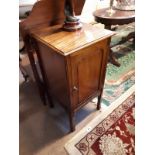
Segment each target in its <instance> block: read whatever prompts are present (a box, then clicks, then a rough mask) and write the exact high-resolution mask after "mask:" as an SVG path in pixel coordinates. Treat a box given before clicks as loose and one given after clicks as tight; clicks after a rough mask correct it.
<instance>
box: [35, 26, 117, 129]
mask: <svg viewBox="0 0 155 155" xmlns="http://www.w3.org/2000/svg"><path fill="white" fill-rule="evenodd" d="M61 26H62V25H56V26H54V27H48V28H45V29H41V30H40V31H33V32H32V36H33V42H34V44H35V49H36V52H37V55H38V57H39V61H40V62H41V64H42V70H43V72H42V73H43V77H45V78H44V81H45V83H46V86H47V89H48V92H50V96H51V97H52V99H54V100H57V101H58V102H59V103H60V104H61V105H62V106H63V107H64V108H65V109H66V111H67V113H68V116H69V121H70V130H71V131H74V130H75V112H76V111H77V110H78V109H80V108H81V107H82V106H84V105H85V104H87V103H88V102H89V101H91V100H92V99H93V98H94V97H98V99H99V100H98V103H97V109H100V101H101V95H102V91H103V86H104V79H105V72H106V65H107V60H108V55H109V43H110V37H111V36H112V35H114V34H115V33H114V32H112V31H109V30H105V29H104V27H102V26H101V27H100V28H99V27H94V26H92V25H87V24H84V27H83V30H81V31H79V32H78V33H77V32H65V31H63V29H61ZM53 36H54V37H53ZM47 38H48V39H47ZM58 45H61V46H58Z"/></svg>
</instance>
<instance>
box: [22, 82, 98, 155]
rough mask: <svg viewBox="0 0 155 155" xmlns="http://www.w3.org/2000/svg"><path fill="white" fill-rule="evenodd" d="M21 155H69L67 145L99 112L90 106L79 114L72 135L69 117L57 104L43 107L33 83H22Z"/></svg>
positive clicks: (90, 104)
mask: <svg viewBox="0 0 155 155" xmlns="http://www.w3.org/2000/svg"><path fill="white" fill-rule="evenodd" d="M19 94H20V106H19V110H20V113H19V116H20V122H19V123H20V124H19V125H20V128H19V130H20V134H19V137H20V152H19V154H20V155H67V153H66V151H65V149H64V145H65V143H66V142H67V141H68V140H70V139H71V138H72V137H73V136H74V135H75V134H76V133H77V132H78V131H80V130H81V129H82V128H83V127H85V126H86V125H87V124H88V123H89V122H90V121H91V120H92V119H93V118H95V116H96V115H98V113H99V111H97V110H96V105H95V104H94V103H89V104H87V105H86V106H85V107H83V108H82V109H81V110H80V111H79V112H78V113H77V114H76V122H77V125H76V131H75V132H73V133H69V123H68V116H67V115H66V112H65V111H64V109H62V108H61V107H60V106H59V105H58V104H57V103H55V108H54V109H50V108H49V107H47V106H43V104H42V103H41V101H40V98H39V95H38V92H37V89H36V85H35V83H34V82H33V81H29V82H27V83H24V82H22V81H21V80H20V93H19Z"/></svg>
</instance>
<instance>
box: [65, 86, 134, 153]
mask: <svg viewBox="0 0 155 155" xmlns="http://www.w3.org/2000/svg"><path fill="white" fill-rule="evenodd" d="M134 91H135V86H134V85H133V86H132V87H131V88H130V89H128V90H127V91H126V92H125V93H124V94H123V95H122V96H120V97H119V98H118V99H117V100H116V101H114V102H113V103H112V104H111V105H110V106H109V107H108V109H107V110H106V111H105V110H104V109H102V108H101V110H100V114H99V115H98V116H97V117H96V118H94V119H93V120H92V121H91V122H90V123H89V124H88V125H87V126H86V127H85V128H83V129H82V130H81V131H80V132H79V133H78V134H77V135H75V136H74V137H73V138H72V139H71V140H69V141H68V142H67V143H66V144H65V149H66V151H67V153H68V154H69V155H81V152H80V151H79V150H78V149H77V148H76V147H75V145H76V144H77V143H78V142H79V141H80V140H81V139H82V138H83V137H84V136H85V135H87V134H88V133H89V132H90V131H91V130H93V128H94V127H95V126H97V125H98V124H99V123H100V122H101V121H103V120H104V119H105V118H106V117H107V116H108V115H109V114H110V113H112V112H113V110H115V109H116V108H117V107H118V106H120V105H121V103H123V102H124V101H125V100H126V99H127V98H128V97H129V96H130V95H132V94H133V93H134Z"/></svg>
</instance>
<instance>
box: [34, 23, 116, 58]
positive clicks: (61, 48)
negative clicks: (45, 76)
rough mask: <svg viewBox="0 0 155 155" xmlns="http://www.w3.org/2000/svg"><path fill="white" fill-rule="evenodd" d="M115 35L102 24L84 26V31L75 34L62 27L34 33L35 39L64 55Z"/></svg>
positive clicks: (57, 26)
mask: <svg viewBox="0 0 155 155" xmlns="http://www.w3.org/2000/svg"><path fill="white" fill-rule="evenodd" d="M114 34H115V32H112V31H109V30H106V29H104V26H103V25H101V24H96V25H89V24H83V27H82V29H81V30H78V31H75V32H67V31H64V30H62V25H56V26H52V27H48V28H44V29H41V30H38V31H33V32H32V36H33V37H34V38H35V39H37V40H39V41H40V42H42V43H44V44H46V45H47V46H49V47H50V48H52V49H54V50H55V51H56V52H58V53H60V54H62V55H68V54H71V53H73V52H75V51H77V50H80V49H82V48H84V47H87V46H89V45H91V44H93V43H96V42H98V41H100V40H103V39H105V38H108V37H111V36H112V35H114Z"/></svg>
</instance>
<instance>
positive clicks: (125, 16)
mask: <svg viewBox="0 0 155 155" xmlns="http://www.w3.org/2000/svg"><path fill="white" fill-rule="evenodd" d="M112 11H113V12H112V13H110V12H109V8H104V9H99V10H96V11H95V12H94V13H93V15H94V17H95V21H97V22H100V23H102V24H105V25H106V26H108V25H110V26H111V25H117V24H118V25H123V24H128V23H131V22H134V21H135V11H124V10H123V11H122V10H117V9H113V10H112Z"/></svg>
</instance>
